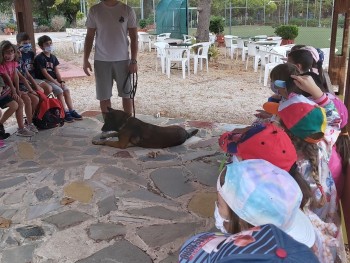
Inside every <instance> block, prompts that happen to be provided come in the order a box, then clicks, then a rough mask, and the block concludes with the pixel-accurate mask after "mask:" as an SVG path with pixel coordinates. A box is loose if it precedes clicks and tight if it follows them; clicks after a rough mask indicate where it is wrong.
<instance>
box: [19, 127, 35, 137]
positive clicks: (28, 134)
mask: <svg viewBox="0 0 350 263" xmlns="http://www.w3.org/2000/svg"><path fill="white" fill-rule="evenodd" d="M16 134H17V136H22V137H32V136H34V134H35V133H34V132H32V131H30V130H28V129H27V128H26V127H24V128H23V129H17V133H16Z"/></svg>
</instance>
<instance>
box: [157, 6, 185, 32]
mask: <svg viewBox="0 0 350 263" xmlns="http://www.w3.org/2000/svg"><path fill="white" fill-rule="evenodd" d="M187 16H188V6H187V0H161V1H160V2H159V4H158V5H157V8H156V25H157V34H161V33H171V37H172V38H182V35H183V34H185V35H188V25H187V21H188V19H187Z"/></svg>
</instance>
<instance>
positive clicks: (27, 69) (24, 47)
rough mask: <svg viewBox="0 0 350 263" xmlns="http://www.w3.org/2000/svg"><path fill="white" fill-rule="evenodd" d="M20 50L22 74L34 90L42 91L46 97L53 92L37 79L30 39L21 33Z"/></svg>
mask: <svg viewBox="0 0 350 263" xmlns="http://www.w3.org/2000/svg"><path fill="white" fill-rule="evenodd" d="M16 40H17V46H18V50H19V51H20V59H19V68H20V71H21V74H22V75H23V76H24V77H25V78H26V79H27V80H28V81H29V83H30V84H31V85H32V87H33V89H34V90H40V91H42V92H44V93H45V94H46V95H49V94H50V93H51V92H52V88H51V86H50V85H49V84H47V83H46V82H45V81H43V80H40V79H36V78H35V71H34V57H35V53H34V52H33V50H32V45H31V41H30V37H29V35H28V34H27V33H25V32H21V33H18V34H17V36H16Z"/></svg>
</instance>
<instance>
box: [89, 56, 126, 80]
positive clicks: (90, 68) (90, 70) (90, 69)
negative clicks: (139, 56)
mask: <svg viewBox="0 0 350 263" xmlns="http://www.w3.org/2000/svg"><path fill="white" fill-rule="evenodd" d="M83 70H84V72H85V74H86V75H88V76H91V74H90V72H92V67H91V64H90V62H89V61H88V60H87V61H84V64H83ZM129 70H130V67H129Z"/></svg>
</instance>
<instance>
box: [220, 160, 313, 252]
mask: <svg viewBox="0 0 350 263" xmlns="http://www.w3.org/2000/svg"><path fill="white" fill-rule="evenodd" d="M217 191H218V199H217V200H218V201H217V203H216V204H215V212H214V216H215V226H216V227H217V228H218V229H220V230H221V232H223V233H231V234H235V233H238V232H240V231H244V230H247V229H248V228H251V227H252V226H259V225H263V224H274V225H275V226H277V227H279V228H281V229H282V230H284V231H285V232H286V233H287V234H289V235H290V236H292V237H293V238H294V239H295V240H297V241H298V242H301V243H303V244H305V245H307V246H308V247H313V245H314V243H315V232H314V229H313V226H312V224H311V222H310V220H309V219H308V218H307V216H306V215H305V214H304V213H303V212H302V211H301V210H300V205H301V201H302V198H303V194H302V192H301V189H300V188H299V186H298V184H297V183H296V182H295V180H294V179H293V178H292V177H291V176H290V174H288V173H287V172H286V171H284V170H282V169H280V168H278V167H277V166H274V165H273V164H271V163H269V162H267V161H265V160H261V159H252V160H245V161H236V162H233V163H231V164H228V165H227V166H226V169H225V170H223V171H222V172H221V174H220V175H219V178H218V181H217Z"/></svg>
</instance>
